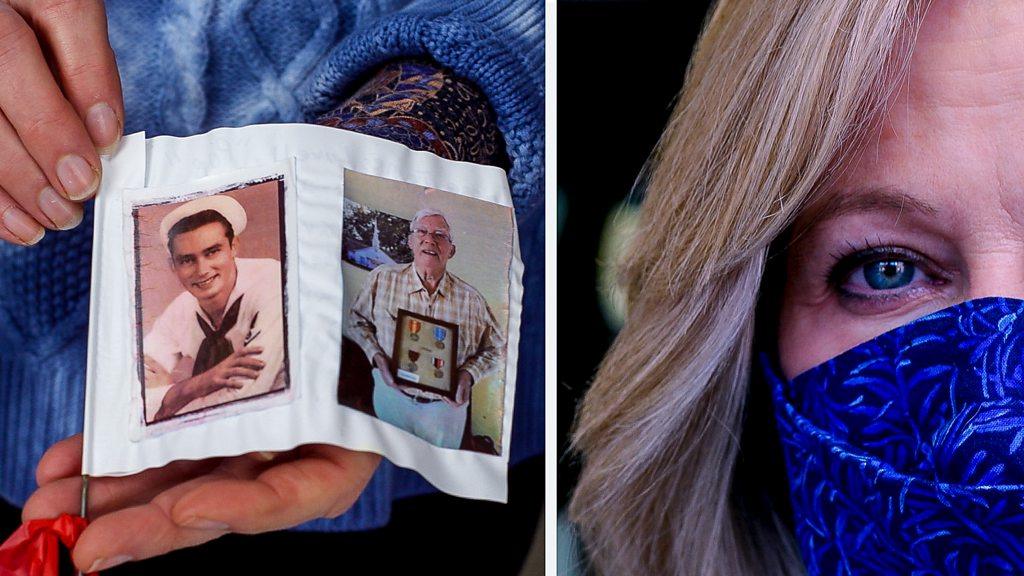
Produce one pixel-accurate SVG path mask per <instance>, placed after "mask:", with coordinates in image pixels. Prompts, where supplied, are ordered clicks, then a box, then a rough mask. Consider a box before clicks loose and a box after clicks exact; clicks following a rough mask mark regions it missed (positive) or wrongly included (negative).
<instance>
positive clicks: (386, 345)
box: [345, 263, 505, 382]
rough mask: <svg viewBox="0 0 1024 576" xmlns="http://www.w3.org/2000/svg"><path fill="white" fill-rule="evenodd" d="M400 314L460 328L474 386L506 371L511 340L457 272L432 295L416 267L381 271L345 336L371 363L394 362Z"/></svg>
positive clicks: (462, 366) (462, 356) (370, 281)
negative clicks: (380, 359)
mask: <svg viewBox="0 0 1024 576" xmlns="http://www.w3.org/2000/svg"><path fill="white" fill-rule="evenodd" d="M399 308H401V309H404V310H408V311H410V312H415V313H417V314H422V315H424V316H427V317H430V318H437V319H438V320H443V321H445V322H451V323H452V324H456V325H458V327H459V349H458V354H457V355H456V362H457V364H458V366H457V368H458V369H459V370H465V371H467V372H469V373H470V374H471V375H472V376H473V382H479V381H480V379H481V378H483V377H484V376H486V375H487V374H488V373H490V372H491V371H493V370H497V369H499V368H501V367H502V366H503V359H504V357H505V337H504V335H503V334H502V331H501V328H499V327H498V323H497V321H495V319H494V314H493V313H492V312H491V309H490V307H488V306H487V302H486V301H485V300H484V298H483V296H481V295H480V293H479V292H477V291H476V289H475V288H473V287H472V286H470V285H469V284H467V283H466V282H465V281H463V280H462V279H460V278H458V277H457V276H454V275H453V274H452V273H451V272H445V275H444V278H442V279H441V282H440V283H439V284H438V287H437V290H435V291H434V294H433V295H431V294H429V293H428V292H427V289H426V288H425V287H424V286H423V282H422V281H421V280H420V277H419V275H418V274H416V270H415V268H414V267H413V264H411V263H410V264H391V265H386V266H378V267H377V268H376V269H374V270H373V272H371V273H370V276H369V277H368V278H367V279H366V283H365V284H364V285H363V289H362V291H361V292H360V293H359V296H358V297H357V298H356V300H355V302H353V303H352V309H351V310H350V311H349V316H348V322H347V325H346V327H345V335H346V336H348V337H349V338H351V339H352V340H354V341H355V342H356V343H358V344H359V346H360V347H361V348H362V349H363V351H364V352H365V353H366V357H367V358H369V359H370V362H371V363H372V362H373V357H374V355H375V354H377V353H378V352H379V353H381V354H383V355H384V356H385V357H387V358H391V353H392V351H393V350H394V344H395V327H396V320H397V318H398V309H399Z"/></svg>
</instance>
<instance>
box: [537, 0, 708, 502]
mask: <svg viewBox="0 0 1024 576" xmlns="http://www.w3.org/2000/svg"><path fill="white" fill-rule="evenodd" d="M709 5H710V2H708V1H696V2H686V3H682V2H670V1H660V2H654V1H639V0H633V1H623V0H619V1H593V0H591V1H583V0H576V1H562V2H559V3H558V92H557V93H558V194H559V198H558V200H559V202H558V204H559V224H560V226H559V227H560V231H559V238H558V375H557V381H558V392H557V394H558V442H559V452H558V453H559V454H560V455H561V457H560V458H559V462H558V507H559V509H562V508H563V507H564V506H565V504H566V503H567V502H568V498H569V495H570V494H571V491H572V488H573V486H575V484H576V477H577V473H578V466H577V462H575V460H574V459H573V458H572V457H571V456H568V455H566V449H567V446H568V445H567V440H568V432H569V429H570V426H571V424H572V420H573V418H574V416H575V413H576V404H577V402H578V401H579V399H580V397H581V396H582V395H583V392H584V391H585V390H586V388H587V385H588V384H589V382H590V380H591V379H592V378H593V376H594V371H595V370H596V368H597V365H598V364H599V363H600V361H601V358H602V356H604V353H605V351H606V350H607V348H608V345H609V344H610V343H611V341H612V339H613V338H614V335H615V334H614V330H615V327H614V326H610V325H609V324H608V322H606V320H605V316H604V314H603V313H602V308H601V307H602V304H601V301H600V298H599V295H598V292H597V290H596V286H597V282H598V273H599V271H600V267H599V264H598V261H597V249H598V245H599V243H600V241H601V234H602V229H603V227H604V225H605V221H606V219H607V218H608V216H609V215H610V214H611V213H612V212H613V211H614V210H615V209H616V207H617V206H618V205H619V203H620V202H622V201H623V199H624V198H625V197H626V196H627V194H628V193H629V192H630V190H631V188H632V186H633V182H634V181H635V180H636V178H637V175H638V174H639V173H640V170H641V168H642V166H643V164H644V162H645V161H646V160H647V157H648V155H649V154H650V153H651V150H652V149H653V148H654V144H655V143H656V142H657V140H658V136H659V135H660V134H661V130H662V128H663V127H664V125H665V122H666V121H667V120H668V115H669V112H670V111H671V105H672V103H673V102H674V98H675V95H676V93H677V92H678V91H679V89H680V88H681V87H682V84H683V74H684V72H685V70H686V63H687V61H688V60H689V57H690V50H691V48H692V47H693V45H694V43H695V42H696V39H697V34H698V33H699V31H700V28H701V25H702V24H703V21H704V15H705V13H706V12H707V10H708V6H709ZM680 6H685V8H681V7H680ZM612 241H614V239H612ZM549 425H550V423H549Z"/></svg>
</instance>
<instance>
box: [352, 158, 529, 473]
mask: <svg viewBox="0 0 1024 576" xmlns="http://www.w3.org/2000/svg"><path fill="white" fill-rule="evenodd" d="M346 178H347V179H346V198H348V197H350V196H356V197H357V198H358V197H359V196H360V194H359V192H360V189H359V186H358V184H359V183H362V182H367V181H366V180H365V179H366V178H370V177H367V176H364V175H356V176H353V177H351V181H350V176H349V174H346ZM378 180H383V179H378ZM367 183H368V182H367ZM387 183H392V184H393V186H392V187H391V189H390V194H389V198H384V197H382V196H381V190H379V189H378V190H377V191H376V192H377V193H375V194H372V197H373V198H374V199H375V200H376V204H378V205H383V206H382V208H384V209H386V210H391V211H390V212H389V211H386V210H384V209H382V210H375V209H373V208H370V207H368V206H364V205H355V204H354V203H350V206H349V208H348V210H347V214H346V216H347V217H348V218H347V219H346V222H345V226H346V227H347V232H346V235H345V239H344V240H343V248H342V250H343V260H344V261H345V262H346V263H347V264H349V265H350V266H351V267H346V266H343V270H347V274H348V275H346V278H345V280H346V282H345V287H346V292H347V291H348V290H349V289H350V288H351V287H352V286H353V284H356V286H355V288H354V290H355V292H354V294H355V295H354V297H353V298H352V299H351V301H350V304H349V307H348V311H347V316H346V322H345V328H344V335H345V338H346V339H347V340H348V341H349V342H351V343H354V344H355V346H350V347H349V348H348V349H343V352H342V362H343V372H346V373H344V374H342V380H343V382H342V388H343V389H342V390H340V392H339V396H340V397H339V399H340V401H341V402H342V403H344V404H350V405H353V406H354V407H357V408H360V409H362V410H363V411H366V412H370V413H372V414H373V415H374V416H376V417H377V418H378V419H380V420H383V421H385V422H387V423H389V424H391V425H393V426H396V427H398V428H401V429H403V430H405V431H407V432H409V433H411V434H414V435H416V436H417V437H419V438H422V439H423V440H426V441H427V442H429V443H431V444H433V445H435V446H439V447H442V448H454V449H459V448H462V449H471V450H477V451H482V452H490V453H498V452H499V451H500V435H501V434H500V423H501V414H502V411H501V408H500V406H501V404H502V403H501V401H500V400H501V399H502V398H503V394H504V371H505V362H506V339H507V338H506V326H507V318H508V305H507V297H508V296H507V295H508V285H507V284H508V266H509V258H510V254H511V249H510V248H511V246H510V244H509V242H510V240H509V239H508V237H507V235H506V233H508V236H510V234H511V228H510V226H511V215H510V214H509V213H504V210H503V209H502V207H499V206H496V205H489V203H485V202H482V201H479V200H475V199H472V198H467V197H463V196H459V195H455V194H451V193H448V192H443V191H439V190H434V189H430V188H427V189H424V188H423V187H412V186H411V185H408V184H404V183H395V182H394V181H387V180H384V181H383V183H379V182H378V183H377V184H379V185H380V184H383V185H384V186H385V187H386V186H387ZM351 184H356V185H355V186H353V185H351ZM370 188H372V186H371V187H370ZM362 191H363V192H368V191H369V190H368V189H367V188H363V189H362ZM402 192H404V195H403V194H402ZM388 200H391V202H392V203H394V202H405V203H406V204H407V205H408V204H412V205H413V206H417V205H418V206H421V207H420V208H419V209H418V210H416V211H415V212H414V213H413V214H411V215H409V216H406V217H405V218H402V217H400V216H398V215H397V214H395V213H393V212H398V213H399V214H401V213H402V212H404V213H405V214H408V212H407V210H408V208H406V209H405V210H406V211H401V212H400V211H399V210H395V208H394V207H392V206H389V205H388V204H389V202H388ZM364 201H365V200H364ZM477 204H480V205H487V206H477ZM455 214H458V216H456V215H455ZM470 215H473V216H475V220H476V221H473V220H474V218H469V217H468V216H470ZM357 216H358V217H357ZM406 218H408V219H406ZM506 219H507V220H506ZM356 220H361V222H360V223H357V222H356ZM487 223H490V224H491V225H492V227H497V229H492V230H491V231H490V234H487V233H485V229H486V228H487V227H486V224H487ZM506 223H507V224H506ZM504 225H507V226H509V228H507V229H506V230H502V229H501V227H503V226H504ZM356 227H360V228H362V230H360V231H355V230H354V228H356ZM357 236H358V237H360V238H362V240H363V241H360V240H359V238H356V237H357ZM366 240H369V242H368V243H367V242H366ZM461 260H464V261H465V266H463V267H462V268H460V269H459V272H458V273H457V272H456V271H454V269H453V267H454V266H458V264H459V263H460V261H461ZM355 268H361V269H362V270H358V271H357V270H356V269H355ZM363 270H365V271H368V274H367V273H365V272H363ZM463 273H468V274H470V275H471V276H472V277H473V280H472V281H470V280H467V279H466V278H465V277H464V276H463ZM352 280H356V282H352ZM475 282H480V283H481V284H482V285H483V286H485V287H486V290H487V292H488V293H489V294H490V298H487V297H485V295H484V293H483V291H482V290H481V289H479V288H478V287H477V286H475V285H474V283H475ZM449 345H450V346H452V347H453V349H452V350H450V351H449V350H448V348H447V346H449ZM353 352H354V353H355V354H356V355H358V356H362V357H364V358H365V361H366V362H365V363H366V364H367V367H368V371H369V372H370V374H369V375H366V376H357V375H356V374H358V373H359V372H360V371H359V370H347V369H346V366H345V364H347V366H348V367H352V366H354V365H355V364H357V363H356V362H354V361H353V360H352V358H351V357H349V358H348V360H347V361H346V355H349V356H351V355H352V354H353ZM434 376H436V377H437V378H433V377H434ZM354 378H361V379H366V380H368V382H367V384H368V386H370V387H372V389H364V391H363V392H362V393H360V392H359V389H360V386H359V384H358V383H356V382H352V380H353V379H354ZM346 382H348V384H350V385H351V386H350V387H349V389H348V390H346V389H344V388H345V387H346V384H345V383H346ZM425 382H430V384H429V385H426V384H424V383H425ZM446 382H451V385H450V387H449V386H447V385H446ZM481 383H483V384H482V385H481V386H480V388H481V389H478V388H477V386H478V385H479V384H481ZM471 411H475V412H476V413H475V414H472V415H471Z"/></svg>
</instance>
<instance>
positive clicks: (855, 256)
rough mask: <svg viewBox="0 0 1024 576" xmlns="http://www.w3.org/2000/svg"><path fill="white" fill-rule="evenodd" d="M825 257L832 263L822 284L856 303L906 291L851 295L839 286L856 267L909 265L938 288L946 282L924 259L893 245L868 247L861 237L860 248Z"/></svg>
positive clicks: (854, 247)
mask: <svg viewBox="0 0 1024 576" xmlns="http://www.w3.org/2000/svg"><path fill="white" fill-rule="evenodd" d="M829 256H831V257H832V259H833V263H832V265H831V266H830V267H829V269H828V270H827V271H826V274H825V282H826V284H827V285H828V286H829V288H830V289H831V290H833V291H834V292H835V293H836V294H838V295H839V296H840V297H841V298H844V299H852V300H858V301H864V300H869V301H870V300H883V299H891V298H893V296H894V295H899V294H901V292H898V291H902V292H906V288H899V289H895V290H894V291H892V292H890V291H881V290H880V291H878V292H879V294H878V295H877V296H872V295H866V294H858V293H854V292H851V291H849V290H846V289H845V288H844V287H843V285H844V284H845V283H846V282H847V281H848V280H849V278H850V274H851V273H852V272H854V271H855V270H857V269H858V268H859V267H861V266H864V265H866V264H871V263H874V262H879V261H884V260H899V261H904V262H909V263H910V264H912V265H913V266H914V267H915V268H917V269H918V270H920V271H921V272H922V273H923V274H925V275H926V276H928V277H929V278H930V280H931V281H932V282H933V283H935V284H939V285H941V284H943V283H945V282H946V279H945V278H942V277H941V276H939V275H937V274H935V273H933V272H932V270H934V268H935V266H934V265H932V263H931V262H930V261H929V260H928V259H927V258H925V257H923V256H922V255H920V254H919V253H917V252H915V251H913V250H910V249H908V248H904V247H902V246H897V245H895V244H879V245H872V244H871V241H870V240H868V239H866V238H865V239H864V246H863V247H858V246H855V245H853V244H848V249H847V250H846V251H844V252H842V253H839V254H834V253H830V254H829Z"/></svg>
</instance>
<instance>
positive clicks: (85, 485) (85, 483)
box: [75, 474, 89, 576]
mask: <svg viewBox="0 0 1024 576" xmlns="http://www.w3.org/2000/svg"><path fill="white" fill-rule="evenodd" d="M88 504H89V477H88V476H87V475H85V474H82V507H81V509H79V511H78V515H79V516H81V517H82V518H86V519H88V517H87V516H86V515H85V513H86V510H87V506H88ZM75 575H76V576H83V574H82V571H81V570H76V571H75Z"/></svg>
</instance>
